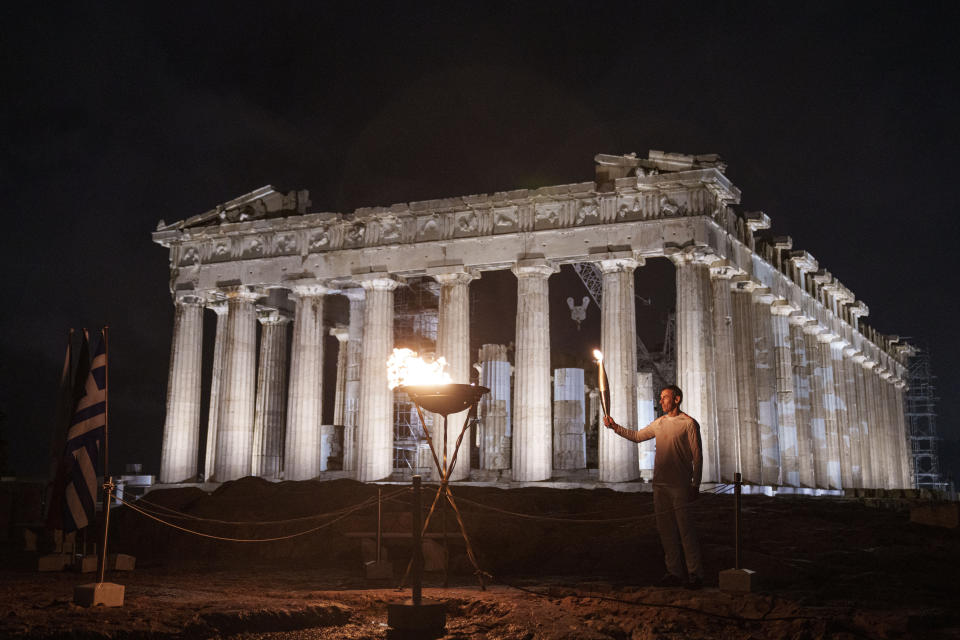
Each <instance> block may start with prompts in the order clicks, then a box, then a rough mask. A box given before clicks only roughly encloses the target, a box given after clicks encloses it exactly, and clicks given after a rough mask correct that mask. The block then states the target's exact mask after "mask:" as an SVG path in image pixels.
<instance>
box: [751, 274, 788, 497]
mask: <svg viewBox="0 0 960 640" xmlns="http://www.w3.org/2000/svg"><path fill="white" fill-rule="evenodd" d="M772 303H773V296H772V295H770V289H768V288H766V287H757V288H756V289H754V292H753V331H754V336H753V339H754V342H753V345H754V357H755V358H756V363H757V430H758V436H759V440H760V477H761V482H762V483H763V484H765V485H770V486H777V485H779V484H782V480H781V477H780V438H779V427H778V425H777V364H776V356H775V353H774V343H773V318H772V316H771V313H770V305H771V304H772Z"/></svg>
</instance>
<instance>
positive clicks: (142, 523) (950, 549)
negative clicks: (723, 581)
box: [0, 478, 960, 639]
mask: <svg viewBox="0 0 960 640" xmlns="http://www.w3.org/2000/svg"><path fill="white" fill-rule="evenodd" d="M398 489H402V488H398V487H395V486H389V487H384V490H383V492H384V495H385V496H388V498H389V499H388V500H387V501H386V502H385V503H384V510H385V512H386V513H387V515H386V516H385V518H384V519H385V521H386V522H387V526H386V528H387V530H397V531H402V530H405V529H404V527H406V526H409V525H408V524H407V522H406V521H405V520H404V516H403V515H402V513H403V512H405V511H406V510H407V509H408V500H409V493H408V492H406V491H400V492H399V493H394V492H396V491H398ZM454 493H455V495H456V496H457V498H458V501H459V503H460V506H461V510H462V512H463V516H464V521H465V523H466V526H467V529H468V531H469V532H470V535H471V539H472V541H473V543H474V546H475V548H476V552H477V556H478V559H479V562H480V565H481V567H482V568H483V569H484V570H485V571H487V572H488V573H489V574H490V575H491V577H492V581H493V584H491V585H490V586H489V587H488V589H487V590H486V591H481V590H480V588H479V586H478V585H477V581H476V579H475V577H474V576H472V575H471V572H472V567H471V566H470V564H469V562H468V561H467V560H466V557H465V554H464V553H463V545H462V543H459V542H456V541H455V542H454V543H452V544H451V547H450V552H451V569H452V575H451V576H450V587H449V588H443V587H442V585H443V582H444V576H443V575H442V574H439V573H433V574H429V575H428V576H427V582H426V588H425V596H426V597H429V598H434V599H439V600H443V601H445V602H446V607H447V612H448V624H447V632H446V633H447V635H446V636H445V637H447V638H469V637H487V638H517V639H520V638H531V639H532V638H904V637H917V638H949V637H960V613H958V610H957V602H960V586H958V577H957V570H958V569H960V534H958V530H957V529H944V528H938V527H927V526H923V525H918V524H913V523H911V522H910V521H909V506H910V505H909V503H907V502H906V501H903V500H885V501H874V500H871V501H863V500H828V499H810V498H777V499H772V498H765V497H745V498H744V519H745V531H746V536H745V541H744V565H745V566H747V567H749V568H751V569H754V570H756V571H757V572H758V573H759V575H760V576H762V577H763V578H764V583H763V586H762V588H761V590H759V591H758V592H756V593H752V594H746V595H733V594H727V593H723V592H720V591H718V590H717V589H716V576H717V573H718V571H719V570H721V569H724V568H728V567H730V566H732V564H733V547H732V545H733V539H732V531H733V511H732V508H733V499H732V497H731V496H717V495H704V496H703V497H702V498H701V500H700V501H699V502H698V503H697V506H696V509H697V520H698V523H699V526H700V532H701V538H702V543H703V547H704V555H705V558H706V571H707V576H708V579H707V588H705V589H703V590H701V591H695V592H691V591H686V590H683V589H663V588H658V587H655V586H652V585H654V584H655V582H656V580H657V579H658V578H659V577H660V575H661V574H662V573H663V563H662V560H661V553H660V548H659V543H658V540H657V535H656V531H655V529H654V524H653V521H652V518H651V517H650V514H651V513H652V511H653V505H652V496H651V495H650V494H624V493H616V492H613V491H607V490H595V491H586V490H554V489H543V488H535V489H514V490H499V489H491V488H482V487H455V488H454ZM431 494H432V491H429V490H428V494H427V495H428V496H429V495H431ZM375 497H376V487H374V486H370V485H362V484H359V483H355V482H351V481H344V480H339V481H334V482H296V483H295V482H289V483H280V484H270V483H267V482H264V481H260V480H256V479H253V478H247V479H243V480H240V481H237V482H232V483H227V484H225V485H223V486H222V487H221V488H220V489H219V490H218V491H216V492H215V493H213V494H211V495H207V494H204V493H202V492H200V491H199V490H195V489H177V490H167V491H157V492H154V493H151V494H150V495H149V496H148V498H147V499H148V500H149V501H150V503H151V506H150V509H151V511H152V512H154V513H156V514H162V517H164V519H167V520H169V521H170V522H175V523H177V524H178V525H180V526H183V527H185V528H190V529H194V530H196V531H202V532H204V533H207V534H209V535H214V536H219V537H234V538H245V539H246V538H266V537H283V536H287V535H291V534H295V533H299V532H302V531H306V530H308V529H315V528H317V527H323V528H320V529H318V530H316V531H314V532H313V533H310V534H308V535H303V536H297V537H293V538H290V539H288V540H282V541H275V542H259V543H238V542H225V541H222V540H213V539H205V538H201V537H198V536H195V535H191V534H187V533H183V532H180V531H176V530H173V529H170V528H168V527H165V526H163V525H160V524H158V523H156V522H154V521H152V520H149V519H147V518H146V517H144V516H143V515H141V514H138V513H134V512H133V511H131V510H130V509H126V508H124V509H121V510H120V511H118V512H115V514H114V517H113V521H114V522H113V526H115V527H116V528H115V529H113V526H112V531H113V540H114V542H113V543H112V545H113V546H114V549H115V550H117V551H122V552H126V553H132V554H134V555H136V556H137V558H138V567H137V570H136V571H135V572H133V573H125V574H115V575H113V576H108V580H113V581H115V582H120V583H122V584H125V585H126V589H127V596H126V603H125V606H124V607H123V608H122V609H110V610H104V609H96V610H86V609H81V608H78V607H75V606H74V605H73V604H72V603H71V598H72V589H73V586H74V585H76V584H81V583H84V582H89V581H90V580H91V578H90V576H89V574H88V575H87V576H80V575H77V574H70V573H61V574H40V573H36V572H32V571H28V570H26V569H24V570H14V569H10V568H9V567H8V568H5V569H4V570H3V571H2V572H0V637H24V638H27V637H34V638H59V637H63V638H144V637H146V638H215V637H221V638H285V639H286V638H383V637H385V636H386V632H387V627H386V603H387V602H391V601H396V600H398V599H402V598H404V597H408V595H409V590H405V591H397V590H395V589H394V588H392V585H385V584H377V585H373V584H368V583H367V582H366V581H365V580H364V578H363V572H362V570H361V567H362V556H361V552H360V543H359V541H358V540H357V539H356V538H350V537H347V536H345V535H344V534H345V533H346V532H355V531H372V530H374V522H375V520H374V516H373V514H375V506H373V507H366V510H365V511H358V512H355V513H348V514H344V512H343V511H338V510H343V509H345V508H350V507H352V506H354V505H358V504H362V503H363V502H364V501H365V500H370V499H371V498H375ZM427 504H429V500H427ZM144 505H145V503H141V506H144ZM481 505H482V506H481ZM334 512H336V516H333V515H328V516H322V517H316V514H331V513H334ZM507 512H513V513H523V514H528V515H530V516H533V518H520V517H518V516H516V515H511V514H510V513H507ZM344 515H345V516H346V517H343V518H342V519H339V520H337V521H336V522H332V520H333V519H334V517H337V518H339V517H341V516H344ZM571 519H579V520H582V522H571V521H570V520H571ZM277 520H285V522H282V523H278V524H270V525H266V526H264V525H252V524H244V525H236V524H230V523H227V522H220V521H231V522H233V521H242V522H247V523H249V522H254V521H256V522H265V521H270V522H273V521H277ZM331 522H332V523H331ZM441 525H442V523H441V521H440V519H439V518H436V519H435V526H431V531H437V532H439V531H440V530H441ZM446 526H447V528H448V529H450V530H453V529H454V528H455V522H454V520H453V518H452V516H449V515H448V517H447V522H446ZM388 552H389V553H390V556H391V560H392V562H393V565H394V571H395V576H396V578H397V579H399V576H400V575H402V573H403V569H404V568H405V566H406V559H407V557H408V555H409V545H408V543H407V542H405V541H403V540H397V541H390V544H389V545H388Z"/></svg>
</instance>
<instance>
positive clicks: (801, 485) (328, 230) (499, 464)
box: [153, 151, 914, 494]
mask: <svg viewBox="0 0 960 640" xmlns="http://www.w3.org/2000/svg"><path fill="white" fill-rule="evenodd" d="M595 162H596V176H595V179H593V180H590V181H587V182H581V183H575V184H566V185H555V186H548V187H542V188H539V189H519V190H515V191H509V192H501V193H493V194H482V195H470V196H463V197H457V198H447V199H442V200H429V201H424V202H412V203H400V204H394V205H392V206H388V207H369V208H362V209H357V210H355V211H353V212H349V213H330V212H315V211H313V210H312V209H311V202H310V199H309V194H308V193H307V192H306V191H291V192H289V193H281V192H279V191H277V190H275V189H273V188H272V187H269V186H267V187H262V188H260V189H257V190H255V191H253V192H251V193H249V194H246V195H243V196H241V197H239V198H236V199H234V200H231V201H229V202H226V203H223V204H221V205H218V206H217V207H215V208H214V209H211V210H210V211H208V212H206V213H202V214H199V215H195V216H193V217H189V218H186V219H184V220H181V221H178V222H175V223H172V224H167V223H165V222H163V221H161V222H160V224H159V225H158V226H157V229H156V231H155V232H154V233H153V239H154V241H155V242H156V243H158V244H160V245H162V246H164V247H166V248H167V249H168V250H169V257H170V283H169V284H170V292H171V294H172V296H173V299H174V302H175V314H174V315H175V324H174V337H173V344H172V347H171V364H170V376H169V381H168V389H167V416H166V421H165V425H164V434H163V452H162V468H161V472H160V479H161V481H162V482H166V483H175V482H190V481H196V480H197V479H198V478H200V477H202V478H204V479H212V480H215V481H224V480H229V479H233V478H237V477H240V476H242V475H247V474H250V473H252V472H260V473H262V474H264V475H268V476H272V477H276V471H275V469H276V468H277V466H278V465H279V467H280V469H281V472H280V475H281V476H282V477H283V478H285V479H306V478H310V477H316V476H317V475H318V474H320V475H321V477H322V474H323V473H325V472H324V471H323V469H324V468H325V465H324V464H323V462H322V460H321V459H322V457H323V453H322V452H321V446H328V447H329V443H327V445H323V443H324V442H327V440H329V434H328V433H321V423H322V420H323V416H322V406H323V405H322V393H323V387H324V384H326V385H328V386H330V387H332V386H333V385H334V381H333V380H330V381H324V379H323V378H324V368H323V364H324V359H325V358H326V357H328V356H330V357H332V354H326V353H325V351H324V349H323V344H322V343H323V338H324V336H325V333H324V332H323V318H322V315H323V309H324V304H323V303H322V300H323V297H324V296H347V297H348V298H350V304H349V307H350V317H349V319H347V318H346V317H337V318H335V319H334V320H333V321H334V322H336V323H340V324H344V325H348V327H349V329H348V340H347V342H346V343H345V351H344V354H345V360H344V362H343V363H341V376H342V379H341V380H340V386H339V387H338V389H339V393H340V395H339V397H338V403H337V406H338V407H339V408H338V410H337V417H338V418H340V419H341V420H342V422H343V426H344V442H343V447H344V448H343V469H344V472H343V473H345V474H347V475H350V476H352V477H355V478H358V479H360V480H364V481H372V480H380V479H384V478H387V477H390V476H391V474H394V473H399V472H402V471H403V470H402V469H399V468H396V467H395V465H396V464H397V461H398V460H400V459H402V456H394V455H393V431H392V428H393V427H392V424H393V421H392V419H391V411H392V409H391V407H392V403H391V394H390V391H389V389H388V388H387V385H386V358H387V356H388V355H389V353H390V350H391V349H392V348H393V346H394V344H393V328H392V322H393V316H392V298H393V293H392V290H393V288H394V287H396V286H400V285H402V284H403V282H404V281H405V280H406V279H408V278H424V277H429V276H433V277H436V278H437V279H438V280H439V281H440V282H441V287H442V288H444V290H445V291H446V292H447V296H446V298H445V302H444V303H443V308H442V309H441V317H442V318H443V321H442V322H441V325H442V326H441V331H440V334H441V340H440V342H441V343H442V346H443V348H444V349H445V350H448V351H450V356H448V358H449V359H451V362H453V363H454V365H455V367H454V368H455V369H456V371H455V374H456V377H457V379H458V380H459V381H464V382H465V381H466V380H467V375H468V372H469V367H470V365H471V364H473V363H471V362H470V355H471V353H470V351H469V349H470V345H469V335H470V326H469V314H468V313H466V311H465V309H467V308H468V307H467V306H466V302H465V300H466V291H467V282H468V281H469V278H472V277H474V276H476V275H479V274H481V273H482V272H483V271H491V270H505V269H511V270H513V272H514V273H515V274H516V275H517V278H518V307H517V309H518V311H517V318H516V324H515V337H514V340H515V345H516V348H515V353H514V363H513V366H514V380H513V382H514V384H513V388H512V391H511V389H510V381H509V374H508V373H505V372H504V371H502V369H504V368H505V366H506V367H509V366H510V363H509V362H507V360H506V358H504V359H500V358H490V359H489V360H487V361H486V363H484V364H485V370H486V372H485V373H484V374H483V376H484V379H485V380H488V381H489V382H490V384H489V385H488V386H490V387H491V389H493V387H494V386H495V385H496V386H497V387H498V388H497V390H496V395H497V399H498V400H497V401H502V398H503V395H504V393H506V394H507V398H508V400H509V402H508V403H507V404H508V405H509V406H508V407H507V408H506V412H505V413H506V420H504V419H503V418H504V416H501V415H497V416H496V418H495V416H494V412H493V408H494V407H495V406H496V407H502V404H501V405H489V406H485V408H484V409H483V410H482V411H485V412H486V416H487V417H488V424H489V427H487V426H483V424H482V425H481V431H480V440H479V443H478V444H479V447H480V466H481V467H482V468H483V469H484V470H489V469H497V470H499V471H502V472H504V473H503V474H502V475H501V476H500V477H503V478H510V477H512V478H513V479H515V480H519V481H523V482H538V481H545V480H549V479H550V478H551V477H552V476H553V466H554V464H555V463H556V464H557V465H561V466H566V465H567V464H568V463H567V462H565V461H563V460H564V455H566V452H568V450H570V449H571V447H570V446H569V443H565V441H561V442H558V441H557V440H558V438H556V437H554V434H553V433H552V432H553V424H552V422H553V421H552V406H553V401H555V400H557V399H558V398H557V397H556V396H554V394H553V392H552V389H551V385H550V371H551V362H550V342H549V307H550V296H551V293H550V288H549V286H548V284H547V282H548V278H549V275H550V274H551V273H553V272H554V271H555V270H556V269H558V268H559V266H561V265H563V264H570V263H577V262H591V263H600V264H604V261H606V264H605V266H604V270H605V271H606V272H607V275H605V276H604V286H605V288H606V289H607V291H608V293H606V294H605V295H604V298H605V299H604V301H603V314H604V323H603V331H604V338H603V342H604V343H605V344H607V343H608V346H609V347H610V349H612V350H613V352H611V353H609V354H608V355H607V357H608V358H612V360H611V364H612V365H613V366H611V371H612V372H614V373H615V377H616V382H615V385H616V386H612V388H611V392H612V396H613V398H612V400H613V403H614V404H615V405H616V407H617V408H618V410H620V411H621V412H622V414H623V415H626V416H632V415H634V412H635V411H637V408H638V406H637V399H636V398H637V386H636V374H637V371H636V367H637V363H636V359H635V354H634V353H633V352H634V350H635V348H636V346H635V344H634V345H632V344H631V339H635V332H636V327H635V326H634V324H635V322H636V320H635V319H636V316H635V312H634V308H633V303H632V297H631V296H632V292H631V283H632V279H631V278H630V277H629V276H628V272H629V271H631V269H632V268H633V267H635V266H639V265H641V264H643V262H644V261H647V260H651V259H654V258H664V257H666V258H669V259H670V260H672V261H673V263H674V265H675V268H676V291H677V325H676V326H677V332H676V334H677V343H676V353H677V362H676V366H677V383H678V384H679V386H680V387H681V388H682V389H683V391H684V401H683V404H682V409H683V410H684V411H686V412H688V413H690V414H691V415H692V416H693V417H694V418H695V419H696V420H697V421H698V422H699V424H700V427H701V438H702V445H703V451H704V476H703V477H704V481H705V482H724V481H729V480H730V478H731V476H732V474H733V473H735V472H741V473H743V475H744V478H745V479H746V481H748V482H753V483H756V484H762V485H766V486H773V487H789V488H791V490H795V491H801V492H811V493H816V492H821V493H823V492H826V493H831V494H832V493H836V492H839V491H843V490H847V489H859V488H899V487H905V486H909V485H911V484H912V482H913V479H912V467H911V465H910V463H909V460H908V459H906V457H907V455H908V453H909V452H908V447H907V434H906V432H905V429H906V421H905V420H904V419H903V401H902V397H903V393H902V390H903V388H904V385H905V373H906V367H907V364H908V361H909V358H910V357H911V356H912V354H913V353H914V350H913V348H912V347H911V346H910V345H909V344H907V343H905V342H904V341H902V340H900V339H899V338H897V337H895V336H889V335H884V334H882V333H880V332H879V331H877V330H876V329H875V328H873V327H871V326H869V325H868V324H867V323H866V322H865V317H866V316H867V315H868V313H869V309H868V307H867V305H866V304H864V303H863V302H862V301H860V300H857V298H856V296H855V295H854V294H853V293H852V292H851V291H850V290H849V289H848V288H847V287H845V286H844V285H843V283H842V282H841V281H840V280H839V279H838V278H837V277H836V276H835V275H833V274H832V273H830V272H829V271H828V270H826V269H825V268H823V267H822V265H820V263H819V261H817V260H816V259H815V258H813V256H811V255H810V254H809V253H807V252H805V251H802V250H797V249H795V248H794V247H793V243H792V240H791V239H790V238H789V236H783V235H774V234H773V232H772V231H771V222H770V218H769V217H768V216H767V215H766V214H765V213H763V212H757V211H743V210H739V209H737V208H736V205H738V204H739V202H740V192H739V190H738V189H737V188H736V187H735V186H734V185H733V184H731V182H730V181H729V180H728V179H727V177H726V176H725V175H724V171H725V170H726V165H725V164H724V163H723V161H722V160H721V159H720V158H719V157H718V156H716V155H712V154H708V155H698V156H694V155H684V154H676V153H664V152H660V151H651V152H650V153H649V154H648V155H647V157H645V158H644V157H637V156H636V155H633V154H631V155H626V156H616V155H604V154H600V155H598V156H596V158H595ZM631 261H632V262H631ZM305 286H310V287H315V288H316V290H315V291H310V290H305V289H304V287H305ZM268 294H269V296H270V299H271V300H273V301H277V300H279V302H280V303H281V304H285V305H287V308H286V312H287V313H290V312H291V311H293V307H294V300H296V301H297V302H296V304H297V309H296V314H295V318H294V322H293V326H292V327H291V331H292V333H293V349H292V352H291V354H290V358H289V360H287V361H285V362H282V361H281V359H280V356H279V355H278V354H279V353H280V340H281V338H280V337H278V335H279V334H278V332H276V331H273V330H272V329H271V331H265V332H263V333H264V334H265V336H266V337H265V338H264V337H261V338H260V339H261V340H269V341H270V344H268V345H262V346H260V348H259V349H258V345H257V332H256V313H257V307H256V306H255V305H256V301H257V300H258V299H259V297H260V296H267V295H268ZM364 294H365V295H364ZM563 295H566V294H565V293H564V294H563ZM608 297H609V300H607V299H606V298H608ZM307 300H309V302H307ZM271 304H272V303H271ZM204 306H211V307H213V308H215V309H216V310H217V312H218V314H220V315H219V316H218V322H217V331H216V333H217V339H216V344H215V345H214V347H215V349H214V350H213V351H215V359H216V361H215V362H213V363H212V368H213V373H212V376H211V379H203V378H202V376H201V372H202V371H204V368H203V367H202V357H203V349H202V342H201V341H202V336H203V322H204V314H203V309H204ZM346 306H347V305H339V308H341V309H345V308H346ZM208 316H209V317H210V318H211V319H212V318H213V314H208ZM512 320H513V319H511V321H512ZM594 346H596V345H584V351H585V352H587V353H588V352H589V349H591V348H593V347H594ZM258 351H259V352H260V353H261V354H264V355H263V356H262V357H263V358H265V359H268V360H269V362H268V363H267V364H269V365H270V367H272V368H269V367H268V369H269V370H263V372H262V382H261V386H262V389H261V390H259V391H258V389H257V384H256V383H257V375H256V374H257V367H256V360H257V353H258ZM614 352H615V353H614ZM441 355H444V354H441ZM631 358H633V359H632V360H631ZM288 363H289V364H288ZM208 366H209V365H208ZM277 366H281V367H283V366H289V370H288V371H286V374H287V376H286V382H285V384H286V385H287V389H286V390H285V392H286V393H285V396H284V395H283V394H282V393H280V395H279V396H278V393H279V392H278V388H277V386H278V385H281V386H282V384H284V382H283V381H282V379H281V378H280V377H279V376H278V375H275V374H276V373H277V372H276V367H277ZM344 367H345V368H344ZM495 369H496V370H497V373H496V374H494V370H495ZM481 370H484V366H482V367H481ZM206 371H210V369H209V368H208V369H206ZM494 375H495V376H496V380H494V377H492V376H494ZM505 375H506V378H505V381H504V376H505ZM208 380H209V381H208ZM611 383H612V385H613V384H614V383H613V381H612V380H611ZM504 384H506V385H507V386H506V387H505V388H501V387H503V385H504ZM591 384H592V382H591ZM504 389H506V390H505V391H504ZM644 389H646V386H644ZM511 394H512V395H511ZM278 397H285V398H286V399H287V403H286V405H287V406H286V407H285V410H286V432H285V434H284V436H285V442H284V444H285V447H284V450H283V452H282V454H281V455H282V459H281V460H279V461H278V460H276V459H275V458H276V455H275V454H274V453H272V452H274V451H276V450H277V439H276V427H275V426H270V427H268V426H267V422H269V423H270V425H273V423H274V422H276V420H277V419H278V418H277V416H278V415H279V414H278V413H277V411H278V410H279V409H278V408H269V409H267V408H264V409H262V410H261V411H260V412H259V413H258V412H257V410H256V408H255V405H256V406H259V405H260V404H263V406H264V407H267V406H268V405H269V406H270V407H278V406H279V405H277V404H276V402H275V400H276V398H278ZM564 397H565V396H564ZM258 398H259V402H258V401H257V399H258ZM268 398H270V399H271V400H270V401H269V402H268V400H267V399H268ZM204 399H205V400H206V401H205V402H204V401H203V400H204ZM492 399H493V398H492ZM271 403H272V404H271ZM202 406H209V410H208V412H207V415H206V416H204V415H201V407H202ZM497 411H499V413H500V414H503V413H504V411H502V410H500V409H499V408H498V409H497ZM268 414H269V416H271V417H270V418H269V420H267V416H268ZM639 418H640V416H636V417H635V418H634V419H635V420H636V419H639ZM645 419H646V418H644V420H645ZM201 421H204V422H205V424H207V425H208V429H207V434H206V439H205V443H206V444H205V447H206V452H205V453H206V455H203V453H204V452H201V450H200V447H201V446H204V438H203V437H202V435H203V434H202V433H201V431H200V423H201ZM638 426H642V425H638ZM268 435H269V437H268ZM607 435H609V434H607ZM604 436H605V434H604V431H603V430H601V432H600V437H601V442H600V447H601V450H602V451H601V453H600V458H601V459H600V466H601V468H600V470H599V475H600V476H602V477H601V478H600V479H601V480H602V481H607V482H626V481H633V480H635V479H636V478H637V476H638V475H640V472H641V468H642V467H645V466H648V465H649V461H648V460H646V457H647V455H648V454H642V455H640V452H639V451H638V449H637V448H636V447H626V448H622V450H621V449H615V448H613V447H611V446H609V445H611V444H613V443H612V442H607V441H606V440H605V439H604ZM560 440H562V438H560ZM558 445H559V449H558ZM508 451H509V455H507V452H508ZM558 452H562V453H563V455H559V457H555V456H556V455H557V454H558ZM575 455H576V456H579V452H577V453H576V454H575ZM254 456H258V459H257V461H256V462H255V461H254ZM201 459H203V460H202V462H201ZM578 459H579V458H578ZM201 464H202V466H203V470H202V472H201V471H200V465H201ZM578 464H579V463H578ZM458 469H459V471H460V472H461V473H462V474H463V475H462V476H461V475H460V474H458V478H459V477H463V478H467V477H469V475H467V474H468V473H469V469H467V465H466V464H464V465H463V466H462V467H460V466H459V463H458Z"/></svg>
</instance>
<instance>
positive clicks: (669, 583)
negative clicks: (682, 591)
mask: <svg viewBox="0 0 960 640" xmlns="http://www.w3.org/2000/svg"><path fill="white" fill-rule="evenodd" d="M657 586H658V587H682V586H683V580H682V579H681V578H680V576H675V575H673V574H672V573H665V574H663V577H662V578H660V581H659V582H658V583H657Z"/></svg>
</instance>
